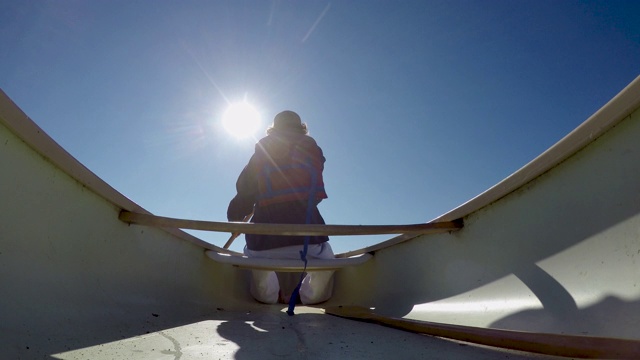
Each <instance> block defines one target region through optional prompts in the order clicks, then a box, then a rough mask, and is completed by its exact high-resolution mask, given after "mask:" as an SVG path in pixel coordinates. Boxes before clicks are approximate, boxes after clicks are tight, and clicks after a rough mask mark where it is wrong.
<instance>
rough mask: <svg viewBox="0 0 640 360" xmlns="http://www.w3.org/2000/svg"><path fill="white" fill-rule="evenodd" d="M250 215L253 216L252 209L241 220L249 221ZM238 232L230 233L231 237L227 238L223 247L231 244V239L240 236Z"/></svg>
mask: <svg viewBox="0 0 640 360" xmlns="http://www.w3.org/2000/svg"><path fill="white" fill-rule="evenodd" d="M252 216H253V211H252V212H251V214H249V215H247V216H245V217H244V218H243V219H242V222H247V221H249V219H251V217H252ZM240 234H241V233H239V232H237V233H233V234H231V237H230V238H229V240H227V242H226V243H225V244H224V248H225V249H228V248H229V247H230V246H231V243H233V240H235V239H236V238H237V237H238V236H240Z"/></svg>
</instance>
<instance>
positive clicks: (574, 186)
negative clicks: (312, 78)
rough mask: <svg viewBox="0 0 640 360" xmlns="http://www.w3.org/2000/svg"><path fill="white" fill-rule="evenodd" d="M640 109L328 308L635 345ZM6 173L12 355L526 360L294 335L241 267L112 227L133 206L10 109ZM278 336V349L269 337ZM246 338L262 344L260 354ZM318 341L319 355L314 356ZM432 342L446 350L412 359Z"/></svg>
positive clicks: (8, 354)
mask: <svg viewBox="0 0 640 360" xmlns="http://www.w3.org/2000/svg"><path fill="white" fill-rule="evenodd" d="M0 95H2V94H0ZM639 104H640V81H638V80H636V81H635V82H634V83H633V84H632V85H630V87H629V88H627V89H626V90H625V91H624V92H623V93H622V94H621V95H620V96H618V97H617V98H616V99H614V101H613V102H612V103H611V104H609V105H607V106H605V107H604V108H603V109H602V110H601V111H599V112H598V113H597V114H596V115H594V117H592V118H591V119H590V120H589V121H588V122H587V123H585V125H583V126H581V127H580V128H579V129H578V130H576V132H574V133H573V134H574V135H570V136H568V138H566V139H564V140H563V141H564V142H566V143H561V144H559V145H556V146H555V147H554V148H552V149H550V150H549V151H548V152H546V153H545V154H546V155H545V154H543V155H542V156H541V158H542V160H534V161H533V162H532V163H531V164H533V165H531V164H530V165H527V166H526V167H524V168H523V169H521V170H520V171H519V172H518V173H517V174H520V175H517V176H515V175H516V174H514V176H512V177H510V178H509V179H506V180H505V181H504V182H502V183H501V184H498V185H496V187H494V188H492V189H490V190H489V191H488V192H487V193H485V194H484V195H481V196H479V197H477V198H476V199H473V200H471V201H470V202H469V203H467V204H464V205H463V206H461V207H460V208H458V209H455V210H454V211H452V212H451V213H449V214H448V215H445V216H443V218H442V219H444V220H447V219H448V218H447V216H449V217H452V218H453V217H457V216H463V217H464V218H465V228H464V229H462V230H461V231H457V232H454V233H451V234H437V235H428V236H422V237H419V238H415V239H413V240H410V241H406V242H403V243H398V244H396V245H394V246H391V247H387V248H383V249H382V250H380V251H378V252H376V255H375V257H373V259H371V260H370V261H368V262H366V263H364V264H362V265H359V266H357V267H348V268H344V269H341V270H340V271H339V272H338V273H337V274H336V290H335V294H336V295H335V296H334V298H333V299H332V300H331V301H330V302H329V303H328V305H362V306H367V307H376V310H377V311H378V312H379V313H382V314H385V313H386V314H390V315H394V316H406V317H409V318H417V319H425V320H430V321H436V322H450V323H456V324H464V325H476V326H489V327H497V328H506V329H520V330H527V331H534V332H536V331H539V332H552V333H553V332H556V333H569V334H588V335H596V336H613V337H623V338H632V339H640V326H638V324H640V317H639V316H638V314H640V311H639V310H640V290H639V286H638V279H640V264H638V257H639V256H640V230H639V229H640V141H638V139H640V112H639V111H638V105H639ZM580 129H583V130H580ZM584 129H596V130H597V131H595V130H594V131H591V130H589V131H587V130H584ZM576 133H578V134H583V136H578V137H580V139H579V138H578V137H577V135H575V134H576ZM585 134H586V135H585ZM593 134H596V135H593ZM600 135H601V136H600ZM584 136H587V137H588V141H584V138H583V137H584ZM597 136H599V137H597ZM596 137H597V138H596ZM581 139H582V140H581ZM594 140H595V141H594ZM578 150H579V151H578ZM575 151H578V152H577V153H575ZM551 158H552V159H553V161H551V160H549V159H551ZM543 160H544V161H543ZM547 160H549V161H547ZM0 168H1V169H2V171H0V199H2V206H0V220H1V221H0V294H2V296H0V348H2V349H3V350H2V355H3V356H4V357H5V358H42V357H47V356H53V357H56V358H64V359H73V358H100V357H105V358H165V357H166V358H176V357H178V355H180V356H179V357H180V358H181V359H195V358H199V357H200V356H201V355H202V354H206V355H207V356H216V355H217V356H218V357H228V356H234V357H237V358H258V357H262V356H264V355H265V354H270V355H273V356H275V355H282V356H283V357H295V356H297V355H301V354H303V355H305V356H306V357H308V358H318V359H320V358H342V357H345V356H347V357H351V358H388V356H387V355H389V354H390V352H391V353H393V354H397V355H398V356H400V357H402V354H405V353H403V351H405V350H407V351H408V350H411V351H417V352H418V353H419V354H422V355H424V356H438V355H437V354H443V353H444V354H447V355H451V356H452V357H455V358H496V357H498V358H499V357H501V356H503V357H509V358H514V356H515V357H517V356H520V355H517V354H516V355H514V354H512V353H499V352H496V351H495V350H487V349H484V348H472V347H461V346H459V345H457V344H456V345H455V346H454V347H453V348H451V347H449V346H448V345H446V344H451V343H446V342H445V343H441V345H442V346H441V347H438V345H436V344H434V343H431V342H430V343H428V345H426V344H427V343H425V342H424V341H425V339H426V338H425V337H421V336H418V337H415V336H412V335H407V334H406V333H401V332H395V331H392V330H390V329H386V328H382V327H377V326H374V325H369V324H355V323H351V322H348V321H347V322H343V320H339V319H337V318H333V317H328V316H325V315H318V314H314V315H313V316H300V317H294V319H305V318H306V319H308V320H310V321H309V322H308V323H302V322H300V323H295V324H297V325H295V326H294V325H290V323H288V321H294V322H295V321H298V320H290V319H289V318H287V317H286V316H284V315H283V314H281V313H277V314H276V315H274V314H273V312H274V310H276V312H277V311H278V310H280V309H278V308H274V307H273V306H271V307H269V306H263V305H259V304H256V303H254V302H253V301H252V300H251V297H250V295H249V294H248V291H247V289H246V277H245V275H246V271H244V270H238V269H234V268H233V267H231V266H228V265H223V264H217V263H215V262H213V261H211V260H210V259H208V258H207V257H206V255H205V253H204V249H205V247H207V245H206V244H204V242H202V241H200V240H199V239H196V238H193V237H190V236H187V235H186V234H184V233H181V232H175V231H174V232H167V231H165V230H161V229H154V228H148V227H141V226H135V225H132V226H129V225H127V224H125V223H123V222H121V221H119V220H118V213H119V211H120V210H121V209H123V208H124V209H127V210H132V211H136V210H137V211H140V210H139V209H141V208H140V207H139V206H138V205H136V204H135V203H133V202H132V201H130V200H128V199H126V198H124V197H123V196H122V195H120V194H119V193H117V191H115V190H114V189H112V188H110V187H109V186H108V185H107V184H104V183H103V182H102V181H101V180H100V179H98V178H97V177H95V175H93V174H91V173H90V172H88V170H86V169H85V168H84V167H83V166H81V164H79V163H77V161H75V160H74V159H73V158H71V157H70V155H69V154H67V153H66V152H65V151H64V150H62V149H61V148H59V147H58V146H57V144H55V143H54V142H53V141H52V140H51V139H49V138H48V137H47V136H46V134H44V133H42V132H41V130H39V129H38V128H37V126H35V124H33V123H32V122H31V121H30V120H29V119H28V118H27V117H26V116H25V115H24V114H22V113H21V112H20V110H19V109H18V108H17V107H16V106H15V105H13V104H12V103H11V102H10V101H9V100H8V99H7V98H6V97H4V96H0ZM185 240H186V241H185ZM300 311H301V312H303V313H304V312H306V311H307V310H300ZM311 312H312V313H313V311H311ZM265 319H266V320H265ZM251 321H254V322H255V321H257V322H260V321H263V322H264V324H263V326H264V327H261V326H257V325H255V323H252V324H249V323H248V322H251ZM291 324H294V323H291ZM282 326H284V327H285V329H288V331H287V334H286V336H283V334H279V330H278V327H280V328H282ZM288 326H292V327H291V328H290V327H288ZM265 327H266V328H265ZM259 329H262V330H267V334H269V335H261V334H264V332H263V331H262V330H259ZM351 329H353V330H351ZM202 332H203V333H204V334H202ZM147 333H148V334H147ZM398 334H402V335H398ZM384 337H389V340H388V341H386V342H384V343H383V342H381V341H380V339H382V338H384ZM172 339H173V340H172ZM225 339H226V340H230V341H231V342H233V344H231V343H229V342H228V341H226V340H225ZM292 339H294V340H292ZM199 341H200V343H199ZM255 341H258V342H257V343H259V344H263V345H265V344H268V345H269V346H271V347H273V349H271V348H269V349H271V350H269V351H271V352H269V353H262V352H261V351H260V349H261V348H258V347H256V346H255V344H256V342H255ZM278 341H282V342H283V343H284V342H287V341H289V342H291V343H290V345H291V346H295V347H296V349H298V350H296V351H301V352H293V353H281V352H282V351H291V348H288V347H287V348H286V349H285V348H284V345H283V347H280V345H277V344H278ZM156 344H158V345H157V346H156ZM323 344H324V345H325V346H326V347H327V349H328V350H327V351H326V352H318V351H317V348H318V347H321V346H322V345H323ZM443 344H444V345H443ZM138 346H140V348H138ZM349 346H357V349H356V350H354V348H353V347H351V348H348V347H349ZM431 346H434V347H438V349H440V350H442V351H443V353H438V352H435V353H434V352H429V351H431V350H424V351H423V352H420V351H421V350H418V349H431ZM148 347H152V349H151V350H149V349H148ZM262 348H264V347H262ZM454 348H455V349H454ZM229 349H232V350H229ZM390 349H398V350H395V351H394V350H390ZM434 349H435V348H434ZM183 350H184V351H183ZM187 350H188V351H187ZM192 350H193V351H192ZM434 351H436V350H434ZM487 351H488V352H487ZM198 354H201V355H198ZM376 354H382V355H376ZM406 354H411V353H406ZM452 354H453V355H452ZM202 356H204V355H202ZM407 356H409V355H407ZM409 357H410V356H409Z"/></svg>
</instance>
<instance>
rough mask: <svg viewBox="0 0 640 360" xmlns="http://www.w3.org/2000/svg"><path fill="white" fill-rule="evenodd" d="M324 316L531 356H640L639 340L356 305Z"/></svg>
mask: <svg viewBox="0 0 640 360" xmlns="http://www.w3.org/2000/svg"><path fill="white" fill-rule="evenodd" d="M325 313H327V314H330V315H335V316H340V317H343V318H348V319H352V320H361V321H367V322H372V323H376V324H380V325H385V326H389V327H393V328H396V329H401V330H406V331H410V332H414V333H420V334H427V335H432V336H439V337H444V338H449V339H455V340H460V341H466V342H471V343H476V344H482V345H488V346H494V347H500V348H506V349H512V350H519V351H527V352H531V353H539V354H547V355H556V356H566V357H577V358H590V359H637V358H638V356H639V355H640V341H638V340H628V339H617V338H604V337H595V336H577V335H563V334H547V333H532V332H523V331H515V330H501V329H489V328H479V327H473V326H464V325H450V324H441V323H433V322H428V321H419V320H410V319H403V318H394V317H385V316H381V315H377V314H375V313H373V311H372V310H370V309H367V308H363V307H356V306H340V307H332V308H327V309H325Z"/></svg>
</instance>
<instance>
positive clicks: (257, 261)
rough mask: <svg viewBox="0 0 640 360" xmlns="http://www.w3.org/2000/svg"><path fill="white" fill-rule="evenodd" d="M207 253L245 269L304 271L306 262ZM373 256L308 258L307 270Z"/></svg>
mask: <svg viewBox="0 0 640 360" xmlns="http://www.w3.org/2000/svg"><path fill="white" fill-rule="evenodd" d="M205 253H206V254H207V256H209V257H210V258H212V259H213V260H215V261H217V262H219V263H223V264H230V265H233V266H235V267H239V268H243V269H255V270H272V271H279V272H302V271H303V270H304V263H303V262H302V260H299V259H261V258H249V257H246V256H238V255H229V254H222V253H219V252H217V251H213V250H207V251H206V252H205ZM372 257H373V256H372V255H371V254H361V255H358V256H354V257H349V258H336V259H308V260H307V271H328V270H338V269H341V268H343V267H346V266H354V265H360V264H363V263H365V262H367V261H368V260H369V259H371V258H372Z"/></svg>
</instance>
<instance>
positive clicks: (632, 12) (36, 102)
mask: <svg viewBox="0 0 640 360" xmlns="http://www.w3.org/2000/svg"><path fill="white" fill-rule="evenodd" d="M638 75H640V2H639V1H620V0H618V1H602V2H592V1H565V0H554V1H544V0H508V1H489V0H482V1H453V0H445V1H427V0H420V1H374V0H366V1H352V0H349V1H346V0H345V1H334V2H327V1H269V0H254V1H213V0H212V1H162V0H157V1H156V0H154V1H152V0H148V1H142V0H141V1H117V0H116V1H106V0H105V1H2V2H1V3H0V87H1V88H2V89H3V90H4V91H5V92H6V93H7V94H8V95H9V96H10V97H11V98H12V99H13V100H14V101H15V102H16V103H17V104H18V106H20V107H21V108H22V109H23V110H24V111H25V112H26V113H27V115H29V116H30V117H31V118H32V119H33V120H34V121H35V122H36V123H37V124H39V125H40V126H41V127H42V128H43V129H44V130H45V131H46V132H47V133H48V134H49V135H51V136H52V137H53V138H54V139H55V140H56V141H57V142H59V143H60V144H61V145H62V146H63V147H64V148H65V149H67V151H69V152H70V153H71V154H72V155H73V156H75V157H76V158H77V159H78V160H79V161H81V162H82V163H83V164H85V165H86V166H87V167H88V168H89V169H90V170H92V171H93V172H94V173H96V174H97V175H98V176H100V177H101V178H103V179H104V180H105V181H106V182H107V183H109V184H110V185H111V186H113V187H114V188H115V189H117V190H118V191H120V192H122V193H123V194H124V195H125V196H127V197H129V198H130V199H131V200H133V201H135V202H136V203H138V204H140V205H141V206H142V207H144V208H146V209H147V210H149V211H151V212H153V213H155V214H158V215H163V216H171V217H179V218H191V219H201V220H214V221H225V220H226V208H227V204H228V202H229V200H230V199H231V198H232V197H233V196H234V193H235V189H234V186H235V180H236V177H237V175H238V174H239V172H240V171H241V169H242V168H243V167H244V165H245V163H246V162H247V161H248V159H249V157H250V156H251V154H252V152H253V148H254V143H255V141H256V139H251V138H250V139H247V140H237V139H235V138H233V137H231V136H229V134H228V133H226V132H225V131H224V130H223V128H222V127H221V124H220V117H221V114H222V113H223V112H224V110H225V109H226V107H227V105H228V102H233V101H239V100H242V99H247V101H249V102H251V103H252V104H253V105H254V106H255V107H256V108H257V109H258V110H259V111H260V113H261V114H262V116H263V128H266V126H267V125H268V124H269V123H270V122H271V120H272V118H273V116H274V115H275V114H276V113H277V112H279V111H281V110H284V109H290V110H294V111H296V112H298V113H299V114H300V115H301V116H302V117H303V120H304V121H306V122H307V123H308V124H309V128H310V130H311V135H312V136H313V137H314V138H315V139H316V140H317V141H318V143H319V144H320V146H321V147H322V148H323V150H324V152H325V156H326V158H327V163H326V167H325V183H326V187H327V191H328V193H329V199H327V200H326V201H324V202H323V203H322V204H321V205H320V210H321V212H322V213H323V215H324V217H325V220H326V221H327V223H329V224H394V223H399V224H403V223H418V222H425V221H428V220H431V219H433V218H435V217H436V216H438V215H440V214H442V213H445V212H447V211H449V210H451V209H453V208H455V207H457V206H458V205H460V204H462V203H464V202H465V201H467V200H469V199H471V198H473V197H474V196H476V195H478V194H479V193H481V192H483V191H484V190H486V189H488V188H489V187H491V186H493V185H494V184H496V183H497V182H499V181H500V180H502V179H503V178H505V177H507V176H508V175H510V174H511V173H513V172H514V171H516V170H517V169H518V168H520V167H522V166H523V165H525V164H526V163H527V162H529V161H530V160H532V159H533V158H535V157H536V156H537V155H539V154H540V153H541V152H543V151H544V150H546V149H547V148H548V147H549V146H551V145H552V144H554V143H555V142H556V141H558V140H559V139H561V138H562V137H563V136H564V135H566V134H567V133H568V132H570V131H571V130H572V129H574V128H575V127H576V126H578V125H579V124H580V123H582V122H583V121H584V120H585V119H587V117H589V116H590V115H591V114H592V113H593V112H595V111H596V110H598V109H599V108H600V107H601V106H602V105H604V104H605V103H606V102H607V101H608V100H609V99H610V98H611V97H613V96H614V95H615V94H616V93H617V92H618V91H620V90H621V89H622V88H623V87H624V86H625V85H627V84H628V83H629V82H631V81H632V80H633V79H634V78H635V77H636V76H638ZM258 135H259V134H258ZM194 234H197V236H199V237H201V238H203V239H205V240H208V241H212V242H214V243H217V244H219V245H221V244H223V243H224V242H225V241H226V240H227V238H228V234H224V233H201V232H194ZM390 237H391V236H382V237H358V238H352V237H334V238H333V239H332V244H333V247H334V249H335V250H336V252H342V251H346V250H349V249H356V248H360V247H362V246H365V245H367V244H371V243H373V242H378V241H381V240H385V239H388V238H390ZM243 243H244V241H242V240H241V239H239V240H237V242H236V245H235V246H234V249H236V250H239V249H240V245H242V244H243Z"/></svg>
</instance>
